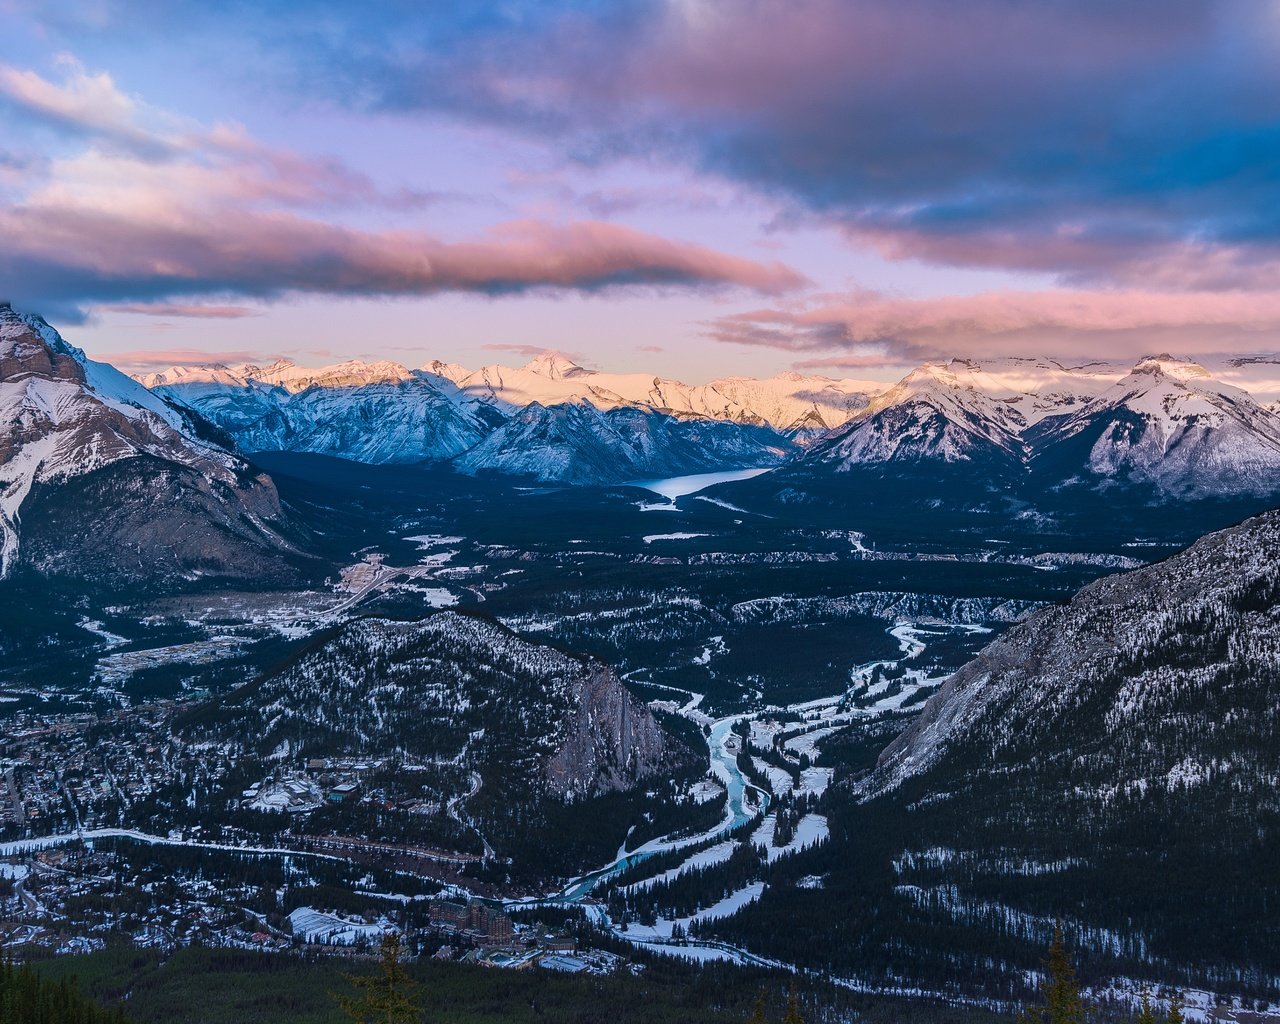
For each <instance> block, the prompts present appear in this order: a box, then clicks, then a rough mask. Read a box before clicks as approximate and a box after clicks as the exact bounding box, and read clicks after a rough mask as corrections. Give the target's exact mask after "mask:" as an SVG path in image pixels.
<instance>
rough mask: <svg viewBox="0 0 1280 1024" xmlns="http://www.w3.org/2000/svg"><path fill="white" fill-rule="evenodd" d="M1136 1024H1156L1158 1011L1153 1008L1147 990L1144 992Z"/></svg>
mask: <svg viewBox="0 0 1280 1024" xmlns="http://www.w3.org/2000/svg"><path fill="white" fill-rule="evenodd" d="M1136 1024H1156V1011H1155V1010H1154V1009H1152V1007H1151V997H1150V995H1148V993H1147V990H1146V989H1145V988H1144V989H1143V990H1142V1005H1141V1006H1140V1007H1139V1008H1138V1019H1137V1021H1136Z"/></svg>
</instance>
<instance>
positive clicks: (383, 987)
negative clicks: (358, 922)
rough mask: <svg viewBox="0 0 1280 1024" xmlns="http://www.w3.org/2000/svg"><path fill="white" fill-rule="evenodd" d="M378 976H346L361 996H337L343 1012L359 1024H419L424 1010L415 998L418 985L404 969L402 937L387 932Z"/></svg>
mask: <svg viewBox="0 0 1280 1024" xmlns="http://www.w3.org/2000/svg"><path fill="white" fill-rule="evenodd" d="M379 961H380V962H379V967H380V970H379V972H378V973H377V974H370V975H352V974H348V975H347V981H349V982H350V983H351V986H352V987H353V988H355V989H356V990H357V991H358V992H360V993H361V994H360V996H359V998H352V997H351V996H337V997H336V999H337V1002H338V1006H339V1007H341V1009H342V1012H343V1013H345V1014H346V1015H347V1016H348V1017H350V1018H351V1019H352V1020H353V1021H355V1022H356V1024H417V1022H418V1021H421V1020H422V1010H421V1009H419V1008H418V1005H417V1003H416V1001H415V999H414V997H413V990H414V989H415V988H417V987H418V983H417V982H416V981H414V980H413V979H412V978H410V977H409V972H408V971H406V970H405V968H404V962H403V959H402V951H401V949H400V936H399V935H397V934H396V933H395V932H385V933H384V934H383V936H382V945H381V947H380V948H379Z"/></svg>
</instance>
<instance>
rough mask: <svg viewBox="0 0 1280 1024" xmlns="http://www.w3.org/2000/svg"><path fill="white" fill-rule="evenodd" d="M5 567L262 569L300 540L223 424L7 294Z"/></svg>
mask: <svg viewBox="0 0 1280 1024" xmlns="http://www.w3.org/2000/svg"><path fill="white" fill-rule="evenodd" d="M0 423H3V424H4V425H5V426H4V433H3V435H0V577H3V576H7V575H9V574H10V573H11V572H12V571H13V570H14V569H15V567H17V566H18V565H19V564H26V565H31V566H33V567H35V568H37V569H39V570H40V571H42V572H44V573H47V574H52V575H60V574H68V575H74V576H79V577H85V576H100V577H110V578H113V579H116V580H130V579H132V580H138V581H144V580H145V581H148V582H164V581H165V580H167V579H187V580H192V579H197V578H199V577H202V576H211V577H250V576H256V577H264V576H270V575H273V574H274V575H279V574H280V573H281V572H283V571H285V566H284V563H283V561H282V558H283V556H285V555H287V554H288V553H289V552H290V551H291V550H292V547H291V545H290V543H289V541H288V540H287V539H286V538H285V536H284V533H283V529H284V526H285V523H284V518H283V515H282V512H281V508H280V502H279V499H278V497H277V495H276V490H275V486H274V484H273V483H272V482H271V480H270V478H269V477H267V476H266V475H264V474H262V473H260V472H258V471H257V470H255V469H253V468H252V467H250V466H249V465H248V464H247V463H246V462H245V461H244V460H243V459H241V458H240V457H239V456H237V455H236V454H234V453H233V451H232V450H231V449H230V445H231V442H230V440H229V438H227V437H226V436H225V435H221V434H220V432H219V431H217V430H216V429H215V428H213V427H211V426H210V425H209V424H208V423H207V422H204V421H203V420H202V419H201V418H200V417H199V416H198V415H195V414H193V413H192V412H191V411H190V410H188V409H185V408H183V407H181V406H174V405H170V404H169V403H167V402H165V401H164V400H163V399H162V397H161V396H159V395H157V394H155V393H153V392H151V391H148V390H147V389H146V388H144V387H142V386H141V385H139V384H138V383H137V382H135V381H133V380H131V379H130V378H129V377H127V376H125V375H124V374H123V373H120V372H119V371H118V370H116V369H114V368H113V367H111V366H108V365H106V364H105V363H98V362H94V361H93V360H91V359H88V358H86V357H85V354H84V353H83V352H82V351H80V350H79V349H77V348H74V347H72V346H71V345H68V344H67V343H66V342H65V341H64V340H63V339H62V338H61V336H60V335H59V334H58V332H57V331H55V330H54V329H53V328H52V327H50V326H49V325H48V324H47V323H45V322H44V321H43V320H41V319H40V318H39V317H36V316H29V315H24V314H20V313H17V312H15V311H14V310H13V309H12V308H11V307H9V306H8V305H7V304H4V305H0Z"/></svg>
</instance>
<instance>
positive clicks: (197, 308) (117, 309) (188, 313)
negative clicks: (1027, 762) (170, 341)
mask: <svg viewBox="0 0 1280 1024" xmlns="http://www.w3.org/2000/svg"><path fill="white" fill-rule="evenodd" d="M95 312H98V313H128V314H132V315H135V316H163V317H186V318H192V319H199V320H239V319H242V318H244V317H249V316H261V315H262V314H261V312H259V311H258V310H256V309H251V308H250V307H248V306H203V305H200V304H198V303H176V302H156V303H147V302H120V303H114V304H112V305H107V306H98V307H97V309H96V310H95Z"/></svg>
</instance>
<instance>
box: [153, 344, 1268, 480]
mask: <svg viewBox="0 0 1280 1024" xmlns="http://www.w3.org/2000/svg"><path fill="white" fill-rule="evenodd" d="M139 380H140V382H141V383H143V384H145V385H146V386H147V387H149V388H151V389H153V390H154V391H155V392H156V393H157V394H159V395H161V396H163V397H164V398H165V399H166V400H169V401H171V402H173V403H175V404H178V405H182V406H185V407H188V408H190V409H192V410H195V411H197V412H199V413H200V414H201V415H202V416H204V417H206V418H207V419H209V420H210V421H212V422H214V423H216V424H217V425H219V426H220V427H222V428H223V429H225V430H226V431H227V432H228V433H230V434H231V435H232V436H233V437H235V439H236V441H237V442H238V443H239V445H240V446H241V447H242V448H243V449H244V450H246V451H250V452H253V451H265V450H290V451H307V452H318V453H323V454H331V455H341V456H343V457H346V458H353V459H357V460H360V461H367V462H424V461H451V462H452V464H453V465H454V466H455V467H456V468H458V469H460V470H462V471H463V472H468V473H478V472H485V471H495V472H499V473H506V474H512V475H521V476H529V477H532V478H535V479H539V480H543V481H549V482H560V483H617V482H622V481H625V480H628V479H637V478H642V477H652V476H664V475H674V474H678V473H691V472H698V471H707V470H713V469H724V468H738V467H745V466H772V465H780V464H781V465H783V466H784V475H785V474H788V473H793V472H794V473H795V474H798V475H799V476H800V477H806V476H807V477H810V478H818V479H825V480H827V481H828V482H831V483H835V484H838V483H839V481H840V479H841V474H844V473H847V472H849V471H850V470H851V469H855V468H857V469H861V468H872V469H874V470H876V471H879V472H888V473H890V474H892V473H895V472H903V471H905V472H911V471H914V470H916V469H920V468H922V467H923V468H927V467H930V466H934V467H939V466H941V467H949V468H951V469H953V470H954V469H956V468H962V469H976V468H978V467H980V469H981V472H984V473H990V474H992V475H993V477H994V479H996V480H998V481H1001V482H1003V483H1005V484H1009V483H1019V482H1020V481H1022V480H1023V479H1024V478H1027V477H1032V478H1034V480H1035V481H1036V482H1037V484H1038V485H1042V486H1043V487H1061V486H1063V485H1067V486H1071V485H1078V484H1081V483H1084V484H1086V485H1089V486H1093V485H1114V484H1124V485H1136V486H1141V487H1144V488H1147V489H1149V490H1151V491H1153V492H1155V493H1156V494H1158V495H1161V496H1164V497H1179V498H1181V497H1191V498H1195V497H1202V496H1207V495H1222V494H1255V495H1257V494H1271V493H1273V492H1274V491H1275V490H1276V489H1277V487H1278V486H1280V415H1277V413H1276V412H1275V411H1274V410H1273V409H1271V408H1269V407H1268V406H1265V405H1263V404H1261V403H1259V402H1258V401H1256V400H1254V399H1253V398H1252V397H1251V396H1250V395H1249V393H1248V392H1247V391H1245V390H1243V389H1241V388H1238V387H1235V386H1233V385H1231V384H1227V383H1224V382H1223V381H1220V380H1218V379H1216V378H1214V377H1213V376H1212V375H1210V374H1209V372H1208V371H1207V370H1205V369H1204V368H1203V367H1201V366H1199V365H1197V364H1195V363H1191V362H1187V361H1184V360H1179V359H1174V358H1172V357H1169V356H1155V357H1151V358H1147V359H1143V360H1141V361H1139V362H1138V363H1137V364H1136V365H1134V366H1132V367H1121V366H1117V365H1114V364H1108V363H1092V364H1085V365H1080V366H1067V365H1064V364H1061V363H1057V362H1053V361H1051V360H1036V359H1015V358H1006V359H992V360H986V361H983V362H975V361H972V360H961V359H956V360H952V361H951V362H949V363H926V364H925V365H923V366H921V367H919V368H917V369H915V370H913V371H912V372H911V373H910V374H908V375H907V376H906V377H904V378H903V379H902V380H901V381H899V382H898V383H897V384H894V385H892V386H889V385H887V384H882V383H876V382H872V381H857V380H848V379H846V380H834V379H830V378H824V377H802V376H799V375H797V374H782V375H779V376H777V377H773V378H770V379H768V380H752V379H749V378H725V379H722V380H717V381H713V382H711V383H709V384H704V385H696V386H694V385H687V384H683V383H680V382H678V381H672V380H667V379H664V378H661V377H652V376H648V375H645V374H609V373H601V372H598V371H594V370H588V369H584V368H583V367H581V366H578V365H577V364H575V363H573V362H572V361H570V360H568V359H567V358H565V357H564V356H561V355H558V354H555V353H547V354H544V355H543V356H540V357H538V358H537V359H534V360H533V361H532V362H530V363H528V364H527V365H525V366H523V367H520V368H511V367H504V366H487V367H484V368H482V369H479V370H474V371H470V370H467V369H466V368H464V367H460V366H457V365H454V364H445V363H440V362H432V363H429V364H427V366H425V367H424V368H422V369H420V370H408V369H406V368H405V367H403V366H400V365H399V364H396V363H388V362H378V363H362V362H358V361H356V362H347V363H340V364H337V365H335V366H329V367H323V368H321V369H317V370H305V369H302V368H300V367H297V366H295V365H294V364H292V363H288V362H277V363H274V364H272V365H271V366H267V367H256V366H247V365H244V366H237V367H175V368H173V369H170V370H166V371H164V372H161V373H153V374H147V375H144V376H141V377H139Z"/></svg>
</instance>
